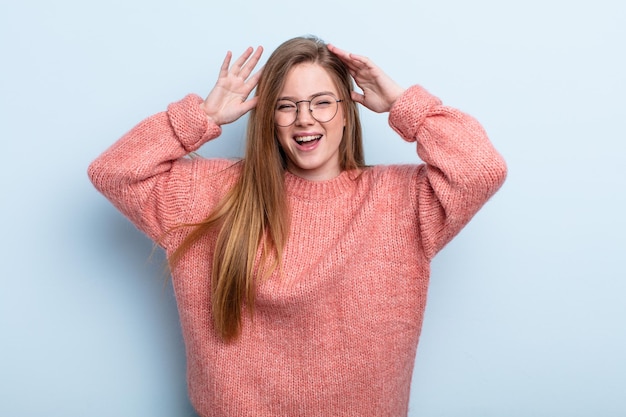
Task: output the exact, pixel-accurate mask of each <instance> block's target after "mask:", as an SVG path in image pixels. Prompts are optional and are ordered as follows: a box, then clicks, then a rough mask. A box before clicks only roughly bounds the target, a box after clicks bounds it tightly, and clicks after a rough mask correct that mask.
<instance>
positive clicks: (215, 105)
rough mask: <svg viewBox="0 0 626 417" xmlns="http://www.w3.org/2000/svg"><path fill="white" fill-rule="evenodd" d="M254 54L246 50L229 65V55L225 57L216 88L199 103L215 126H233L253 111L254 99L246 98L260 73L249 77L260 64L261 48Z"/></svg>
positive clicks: (250, 49) (250, 50)
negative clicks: (233, 123)
mask: <svg viewBox="0 0 626 417" xmlns="http://www.w3.org/2000/svg"><path fill="white" fill-rule="evenodd" d="M252 52H253V49H252V48H248V49H247V50H246V52H244V54H243V55H241V56H240V57H239V58H238V59H237V60H236V61H235V62H234V63H233V65H232V67H231V66H230V60H231V56H232V55H231V53H230V52H228V53H227V54H226V58H224V62H223V63H222V67H221V68H220V73H219V77H218V79H217V82H216V83H215V87H213V90H211V92H210V93H209V95H208V96H207V98H206V100H205V101H204V103H203V104H202V108H203V110H204V111H205V113H206V114H207V116H208V117H209V118H211V119H212V120H213V121H214V122H215V123H216V124H218V125H223V124H227V123H232V122H234V121H235V120H237V119H239V118H240V117H241V116H243V115H244V114H246V113H247V112H248V111H250V110H251V109H253V108H254V106H255V105H256V98H252V99H250V100H248V96H249V95H250V93H251V92H252V90H253V89H254V87H256V85H257V83H258V81H259V77H260V75H261V73H260V72H257V73H256V74H254V75H252V76H250V74H251V73H252V71H253V70H254V67H255V66H256V64H257V63H258V62H259V58H260V57H261V54H262V53H263V48H261V47H259V48H257V50H256V51H255V52H254V53H252Z"/></svg>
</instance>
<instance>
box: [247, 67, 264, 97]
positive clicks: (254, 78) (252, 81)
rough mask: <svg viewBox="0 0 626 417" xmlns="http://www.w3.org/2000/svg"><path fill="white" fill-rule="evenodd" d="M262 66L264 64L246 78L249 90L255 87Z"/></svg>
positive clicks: (261, 71)
mask: <svg viewBox="0 0 626 417" xmlns="http://www.w3.org/2000/svg"><path fill="white" fill-rule="evenodd" d="M264 68H265V67H264V66H263V67H261V68H260V69H259V70H258V71H257V72H255V73H254V74H253V75H252V77H250V78H248V80H247V81H246V84H248V85H250V91H252V89H253V88H254V87H256V85H257V84H258V83H259V80H260V79H261V75H262V74H263V69H264Z"/></svg>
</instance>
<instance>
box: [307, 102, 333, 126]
mask: <svg viewBox="0 0 626 417" xmlns="http://www.w3.org/2000/svg"><path fill="white" fill-rule="evenodd" d="M337 107H338V104H337V99H336V98H335V97H333V96H331V95H322V96H317V97H315V98H314V99H313V100H311V113H312V114H313V117H315V120H317V121H318V122H320V123H326V122H328V121H330V120H331V119H332V118H333V117H335V114H337Z"/></svg>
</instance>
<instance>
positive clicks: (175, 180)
mask: <svg viewBox="0 0 626 417" xmlns="http://www.w3.org/2000/svg"><path fill="white" fill-rule="evenodd" d="M201 102H202V99H201V98H200V97H199V96H196V95H188V96H186V97H185V98H184V99H183V100H181V101H179V102H176V103H172V104H170V105H169V106H168V108H167V111H164V112H161V113H157V114H155V115H153V116H150V117H148V118H147V119H145V120H143V121H142V122H140V123H139V124H138V125H137V126H135V127H134V128H133V129H132V130H130V131H129V132H128V133H127V134H125V135H124V136H123V137H122V138H121V139H119V140H118V141H117V142H116V143H114V144H113V145H112V146H111V147H110V148H109V149H107V150H106V151H105V152H104V153H103V154H102V155H100V156H99V157H98V158H97V159H96V160H95V161H93V162H92V163H91V164H90V165H89V168H88V175H89V178H90V179H91V181H92V183H93V184H94V186H95V187H96V189H97V190H98V191H100V192H101V193H102V194H104V196H105V197H106V198H107V199H109V200H110V201H111V203H113V205H114V206H115V207H117V208H118V209H119V210H120V211H121V212H122V214H124V215H125V216H126V217H127V218H128V219H129V220H130V221H131V222H132V223H133V224H135V226H137V227H138V228H139V229H140V230H142V231H143V232H144V233H146V234H147V235H148V236H149V237H150V238H152V239H153V240H155V241H159V240H160V239H161V238H162V237H163V235H164V233H165V232H167V231H168V230H169V229H171V228H172V227H173V226H175V225H177V224H180V223H182V219H181V214H180V213H181V207H180V206H182V204H181V201H183V202H184V201H185V198H188V197H187V196H188V195H190V193H189V191H190V188H191V186H192V184H191V180H192V175H191V171H192V169H193V162H192V161H191V160H190V159H189V158H185V156H186V155H187V154H188V153H190V152H193V151H195V150H197V149H198V148H199V147H200V146H201V145H202V144H204V143H205V142H207V141H209V140H211V139H213V138H216V137H217V136H219V135H220V134H221V128H220V127H219V126H217V125H215V124H213V123H210V122H209V121H208V118H207V117H206V115H205V114H204V112H203V111H202V109H201V108H200V106H199V105H200V103H201Z"/></svg>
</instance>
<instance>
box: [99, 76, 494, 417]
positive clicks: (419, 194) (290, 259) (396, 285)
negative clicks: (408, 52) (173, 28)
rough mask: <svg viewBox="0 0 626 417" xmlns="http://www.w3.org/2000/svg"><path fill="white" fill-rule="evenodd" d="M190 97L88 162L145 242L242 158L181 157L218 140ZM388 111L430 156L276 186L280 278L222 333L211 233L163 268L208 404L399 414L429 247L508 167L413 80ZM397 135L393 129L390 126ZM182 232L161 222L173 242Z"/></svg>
mask: <svg viewBox="0 0 626 417" xmlns="http://www.w3.org/2000/svg"><path fill="white" fill-rule="evenodd" d="M201 101H202V99H201V98H200V97H198V96H195V95H189V96H187V97H185V98H184V99H183V100H182V101H180V102H177V103H173V104H171V105H170V106H169V107H168V110H167V112H162V113H159V114H156V115H154V116H152V117H149V118H148V119H146V120H144V121H143V122H141V123H140V124H139V125H137V126H136V127H135V128H133V129H132V130H131V131H130V132H129V133H128V134H126V135H125V136H124V137H123V138H121V139H120V140H119V141H118V142H117V143H115V144H114V145H113V146H112V147H111V148H109V149H108V150H107V151H106V152H105V153H104V154H102V155H101V156H100V157H99V158H98V159H96V160H95V161H94V162H93V163H92V164H91V165H90V167H89V175H90V177H91V180H92V181H93V183H94V185H95V186H96V188H97V189H98V190H100V191H101V192H102V193H103V194H104V195H105V196H106V197H107V198H108V199H109V200H110V201H111V202H112V203H113V204H114V205H115V206H116V207H117V208H118V209H119V210H120V211H121V212H122V213H124V214H125V215H126V216H127V217H128V218H129V219H130V220H131V221H132V222H133V223H134V224H135V225H136V226H137V227H138V228H139V229H141V230H142V231H143V232H145V233H146V234H147V235H148V236H150V237H151V238H153V239H155V240H156V239H158V238H160V237H161V236H162V235H163V234H164V233H165V232H166V231H168V230H170V229H171V228H172V227H173V226H176V225H179V224H181V223H190V222H196V221H200V220H202V219H204V218H205V217H206V216H207V215H208V214H209V213H210V212H211V210H212V208H213V207H214V205H215V204H216V202H217V201H219V200H220V198H221V197H222V196H223V195H224V193H225V192H226V190H227V189H228V188H229V187H230V186H231V185H232V184H233V182H234V181H235V179H236V177H237V175H238V174H239V164H237V163H235V162H233V161H227V160H218V159H215V160H207V159H203V158H194V159H189V158H185V157H184V156H185V155H186V154H188V153H189V152H191V151H194V150H196V149H198V148H199V147H200V146H201V145H202V144H204V143H205V142H207V141H208V140H211V139H213V138H216V137H218V136H219V135H220V133H221V130H220V128H219V127H218V126H216V125H213V124H209V123H208V122H207V118H206V116H205V115H204V114H203V113H202V111H201V109H200V108H199V103H201ZM389 123H390V125H391V126H392V127H393V129H394V130H396V131H397V132H398V133H399V134H400V135H401V136H402V137H403V138H404V139H405V140H407V141H417V151H418V154H419V156H420V157H421V159H422V160H423V161H424V162H425V164H420V165H417V164H415V165H400V166H375V167H372V168H367V169H366V170H365V171H364V173H363V174H362V175H361V176H360V177H359V178H358V179H357V180H355V179H354V175H351V173H349V172H344V173H342V174H341V175H339V176H338V177H337V178H334V179H332V180H329V181H322V182H310V181H307V180H304V179H302V178H299V177H296V176H294V175H292V174H290V173H288V172H287V173H286V174H285V184H286V188H287V193H288V199H289V202H288V203H289V207H290V211H291V230H290V235H289V239H288V242H287V246H286V248H285V253H284V259H283V260H282V265H283V268H282V276H280V277H279V276H278V275H277V274H274V275H273V276H272V277H271V278H270V279H269V280H267V281H264V282H262V283H258V292H257V301H256V309H255V314H254V317H253V319H252V320H250V316H249V315H248V314H244V315H243V329H242V334H241V337H240V338H239V339H238V340H237V341H236V342H234V343H230V344H225V343H223V342H222V341H221V340H220V339H219V338H217V337H216V335H215V334H214V330H213V327H212V326H213V325H212V318H211V303H210V298H211V296H210V288H211V286H210V278H209V277H210V270H211V264H212V256H211V253H212V247H213V244H214V238H215V236H207V237H206V238H205V239H203V240H201V242H200V243H199V244H197V245H196V246H195V247H194V248H193V249H192V250H191V251H190V252H189V253H188V254H187V256H185V257H184V258H183V260H182V262H181V264H180V266H179V267H178V268H177V269H176V270H175V271H174V272H173V285H174V290H175V293H176V299H177V303H178V308H179V311H180V319H181V324H182V331H183V335H184V339H185V346H186V351H187V365H188V385H189V394H190V397H191V401H192V403H193V405H194V407H195V408H196V409H197V411H198V412H199V413H200V415H202V416H228V417H233V416H255V417H262V416H403V415H406V414H407V407H408V399H409V389H410V382H411V374H412V371H413V364H414V358H415V352H416V348H417V342H418V338H419V334H420V329H421V324H422V317H423V313H424V307H425V304H426V293H427V287H428V281H429V271H430V267H429V263H430V261H431V259H432V257H433V256H434V255H435V254H436V253H437V252H438V251H439V250H440V249H441V248H442V247H443V246H444V245H445V244H446V243H447V242H448V241H449V240H450V239H451V238H452V237H453V236H454V235H456V234H457V233H458V232H459V231H460V230H461V228H462V227H463V226H464V225H465V224H466V223H467V222H468V221H469V220H470V219H471V217H472V216H473V215H474V214H475V213H476V212H477V211H478V210H479V208H480V207H481V206H482V205H483V204H484V203H485V202H486V201H487V200H488V199H489V198H490V197H491V195H493V193H494V192H495V191H496V190H497V189H498V188H499V187H500V186H501V184H502V182H503V181H504V179H505V176H506V166H505V163H504V161H503V160H502V158H501V157H500V156H499V154H498V153H497V152H496V151H495V150H494V148H493V147H492V145H491V144H490V142H489V141H488V139H487V137H486V135H485V133H484V131H483V129H482V128H481V126H480V125H479V124H478V123H477V122H476V121H475V120H474V119H473V118H471V117H469V116H467V115H465V114H463V113H461V112H460V111H458V110H455V109H452V108H449V107H445V106H443V105H442V104H441V102H440V101H439V100H438V99H436V98H435V97H433V96H431V95H430V94H429V93H427V92H426V91H425V90H424V89H422V88H421V87H418V86H414V87H411V88H410V89H409V90H407V92H406V93H405V94H404V95H403V96H402V97H401V98H400V99H399V100H398V101H397V103H396V104H395V105H394V107H393V109H392V110H391V112H390V115H389ZM387 140H392V139H387ZM185 233H188V231H187V230H180V231H179V232H177V233H174V234H171V235H169V236H168V237H167V238H166V239H165V240H164V241H163V242H162V245H163V247H164V248H165V250H166V252H167V253H171V252H172V250H173V249H175V248H176V247H177V245H179V244H180V242H181V241H182V239H183V238H184V236H185Z"/></svg>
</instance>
